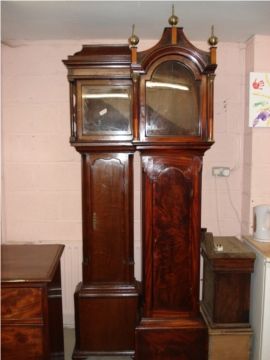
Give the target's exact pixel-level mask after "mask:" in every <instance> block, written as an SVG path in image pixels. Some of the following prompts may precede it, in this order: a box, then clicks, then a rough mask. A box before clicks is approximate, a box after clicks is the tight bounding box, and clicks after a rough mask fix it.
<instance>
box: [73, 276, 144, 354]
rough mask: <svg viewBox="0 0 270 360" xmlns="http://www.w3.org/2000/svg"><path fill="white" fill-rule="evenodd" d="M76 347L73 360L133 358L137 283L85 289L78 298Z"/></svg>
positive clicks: (81, 286) (78, 290)
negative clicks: (112, 357) (93, 357)
mask: <svg viewBox="0 0 270 360" xmlns="http://www.w3.org/2000/svg"><path fill="white" fill-rule="evenodd" d="M74 300H75V331H76V344H75V349H74V352H73V356H72V358H73V359H86V358H87V357H88V356H93V355H132V354H134V347H135V344H134V343H135V334H134V329H135V327H136V325H137V323H138V310H137V309H138V308H139V306H138V304H139V290H138V286H137V283H136V282H134V283H133V284H125V285H115V284H114V285H109V284H107V285H105V284H104V285H85V284H82V283H79V284H78V286H77V288H76V291H75V295H74Z"/></svg>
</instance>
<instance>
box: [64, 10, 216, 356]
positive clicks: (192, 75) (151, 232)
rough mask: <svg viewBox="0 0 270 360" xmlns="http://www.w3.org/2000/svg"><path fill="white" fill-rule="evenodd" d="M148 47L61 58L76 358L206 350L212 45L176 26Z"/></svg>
mask: <svg viewBox="0 0 270 360" xmlns="http://www.w3.org/2000/svg"><path fill="white" fill-rule="evenodd" d="M174 20H175V17H174V16H172V17H171V24H172V25H173V26H172V27H170V28H165V30H164V32H163V35H162V38H161V40H160V41H159V42H158V43H157V44H156V45H155V46H154V47H152V48H151V49H149V50H146V51H143V52H137V43H138V41H137V40H138V39H137V38H136V36H132V37H131V38H130V47H128V46H125V45H123V46H122V45H115V46H111V45H104V46H84V47H83V49H82V51H81V52H79V53H77V54H75V55H73V56H70V57H69V58H68V60H66V61H64V62H65V64H66V65H67V67H68V71H69V72H68V78H69V81H70V89H71V91H70V94H71V96H70V106H71V143H72V144H73V145H74V146H75V147H76V149H77V150H78V151H79V152H80V153H81V154H82V187H83V191H82V193H83V199H82V202H83V281H82V283H81V284H79V286H78V288H77V290H76V293H75V316H76V318H75V321H76V345H75V350H74V354H73V358H74V359H76V358H77V359H82V358H83V356H84V355H85V356H87V355H88V356H89V355H92V354H114V355H115V354H133V353H134V350H135V359H136V360H146V359H147V360H159V359H160V360H163V359H164V360H165V359H166V360H167V359H170V360H173V359H177V360H186V359H190V360H204V359H207V342H208V339H207V328H206V325H205V323H204V321H203V319H202V318H201V316H200V311H199V264H200V255H199V254H200V251H199V250H200V233H201V223H200V219H201V174H202V158H203V154H204V152H205V151H206V150H207V149H208V148H209V147H210V146H211V145H212V144H213V81H214V71H215V68H216V60H215V49H216V48H215V45H216V38H215V36H212V37H211V38H210V40H211V41H210V43H211V51H210V52H209V53H208V52H205V51H201V50H199V49H197V48H196V47H194V46H193V45H192V44H191V43H190V42H189V41H188V40H187V39H186V37H185V35H184V33H183V29H182V28H177V27H175V26H174V25H175V24H176V22H175V21H174ZM135 151H139V152H140V155H141V160H142V161H141V164H142V165H141V166H142V168H141V172H142V184H141V186H142V238H143V255H142V256H143V261H142V263H143V280H142V312H140V313H141V317H140V319H139V318H138V316H137V315H138V308H139V302H138V299H139V290H138V286H137V282H136V281H135V279H134V275H133V265H134V262H133V225H132V224H133V211H132V206H133V186H132V181H133V168H132V159H133V153H134V152H135Z"/></svg>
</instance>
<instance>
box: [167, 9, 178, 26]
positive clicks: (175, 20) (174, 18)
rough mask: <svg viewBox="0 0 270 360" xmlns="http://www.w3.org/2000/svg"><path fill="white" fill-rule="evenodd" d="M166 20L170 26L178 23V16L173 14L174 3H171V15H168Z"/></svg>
mask: <svg viewBox="0 0 270 360" xmlns="http://www.w3.org/2000/svg"><path fill="white" fill-rule="evenodd" d="M168 21H169V24H170V25H171V26H176V25H177V24H178V17H177V16H176V15H174V5H172V15H171V16H170V17H169V20H168Z"/></svg>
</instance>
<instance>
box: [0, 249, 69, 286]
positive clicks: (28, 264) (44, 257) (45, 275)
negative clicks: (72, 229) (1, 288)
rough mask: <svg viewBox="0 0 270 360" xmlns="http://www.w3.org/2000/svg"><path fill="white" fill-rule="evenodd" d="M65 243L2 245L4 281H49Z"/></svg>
mask: <svg viewBox="0 0 270 360" xmlns="http://www.w3.org/2000/svg"><path fill="white" fill-rule="evenodd" d="M63 250H64V245H28V244H27V245H24V244H21V245H1V252H2V255H1V256H2V269H1V270H2V272H1V280H2V282H49V281H51V280H52V279H53V277H54V274H55V272H56V270H57V266H58V262H59V260H60V257H61V254H62V252H63Z"/></svg>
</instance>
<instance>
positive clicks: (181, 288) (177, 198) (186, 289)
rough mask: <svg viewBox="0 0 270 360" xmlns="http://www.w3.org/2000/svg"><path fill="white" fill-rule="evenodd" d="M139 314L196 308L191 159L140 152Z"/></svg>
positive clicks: (195, 167)
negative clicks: (141, 284) (141, 297)
mask: <svg viewBox="0 0 270 360" xmlns="http://www.w3.org/2000/svg"><path fill="white" fill-rule="evenodd" d="M143 164H144V186H145V191H144V200H143V201H144V208H145V217H144V253H145V258H146V259H147V261H145V273H144V281H145V295H146V308H145V309H146V312H147V314H145V316H153V315H155V316H157V317H159V316H164V314H166V315H167V316H175V315H180V314H181V315H183V314H186V315H190V314H192V313H193V314H194V313H196V312H197V311H198V308H197V307H198V302H197V301H196V299H197V298H198V286H197V285H198V284H199V281H198V274H199V271H198V266H199V239H198V238H197V234H199V231H198V229H199V227H200V222H199V220H198V219H199V218H200V210H199V209H200V207H199V203H200V191H199V189H200V168H201V161H200V159H199V158H197V157H195V158H194V157H185V156H183V157H181V158H179V157H177V156H173V155H171V156H170V157H166V156H156V155H154V156H143Z"/></svg>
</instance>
